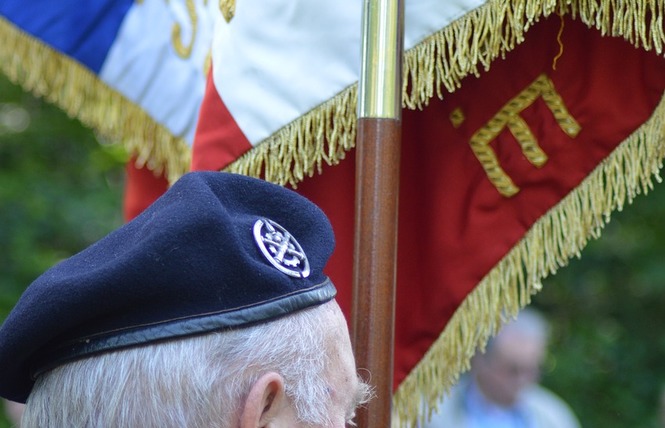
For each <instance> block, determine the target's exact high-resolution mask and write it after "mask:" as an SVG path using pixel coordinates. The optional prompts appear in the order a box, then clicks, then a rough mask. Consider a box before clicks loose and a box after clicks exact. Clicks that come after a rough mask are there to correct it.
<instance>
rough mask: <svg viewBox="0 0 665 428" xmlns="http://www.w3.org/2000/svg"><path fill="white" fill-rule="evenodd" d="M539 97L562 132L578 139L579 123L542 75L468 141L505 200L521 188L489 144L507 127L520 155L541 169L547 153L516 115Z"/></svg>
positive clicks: (552, 85)
mask: <svg viewBox="0 0 665 428" xmlns="http://www.w3.org/2000/svg"><path fill="white" fill-rule="evenodd" d="M538 97H541V98H542V99H543V101H545V104H546V105H547V107H548V108H549V109H550V111H551V112H552V114H553V115H554V118H555V120H556V121H557V123H558V124H559V126H560V127H561V129H562V130H563V132H565V133H566V134H567V135H568V136H569V137H571V138H574V137H575V136H577V134H578V133H579V132H580V129H581V127H580V125H579V123H577V121H576V120H575V118H573V116H572V115H571V114H570V112H568V109H567V108H566V106H565V104H564V102H563V99H562V98H561V96H560V95H559V94H558V93H557V92H556V88H555V87H554V84H553V83H552V80H550V78H549V77H547V75H545V74H541V75H540V76H538V78H537V79H536V80H535V81H534V82H533V83H532V84H531V85H529V86H528V87H527V88H526V89H524V90H523V91H522V92H520V93H519V94H518V95H517V96H516V97H515V98H513V99H512V100H510V101H509V102H508V103H507V104H506V105H504V106H503V108H502V109H501V110H500V111H499V112H498V113H497V114H496V115H495V116H494V117H493V118H492V119H490V121H489V122H488V123H487V124H486V125H485V126H483V127H482V128H480V129H479V130H478V131H476V132H475V134H473V136H472V137H471V140H470V141H469V144H470V145H471V149H472V150H473V153H474V154H475V155H476V158H478V160H479V161H480V164H481V165H482V166H483V169H484V170H485V173H486V174H487V177H488V178H489V179H490V181H491V182H492V184H493V185H494V187H496V189H497V190H498V191H499V193H501V194H502V195H503V196H505V197H508V198H509V197H511V196H514V195H516V194H517V193H518V192H519V190H520V189H519V187H517V185H516V184H515V183H514V182H513V180H512V179H511V178H510V177H509V176H508V174H506V172H505V171H504V170H503V168H501V165H500V164H499V161H498V159H497V157H496V153H495V152H494V150H493V149H492V147H491V146H490V143H491V142H492V141H493V140H494V139H495V138H496V137H497V136H499V134H500V133H501V132H503V130H504V129H505V128H508V129H509V130H510V132H511V133H512V134H513V136H514V137H515V139H516V140H517V143H518V144H519V145H520V147H521V148H522V153H523V154H524V156H525V157H526V158H527V160H528V161H529V162H530V163H531V164H532V165H533V166H535V167H538V168H541V167H542V166H544V165H545V164H546V163H547V154H546V153H545V152H544V151H543V149H542V148H541V147H540V145H539V144H538V140H537V139H536V137H535V136H534V135H533V133H532V132H531V129H530V128H529V125H528V124H527V123H526V122H525V121H524V119H523V118H522V117H521V116H520V115H519V114H520V113H521V112H522V111H523V110H524V109H526V108H527V107H529V106H530V105H531V104H533V103H534V101H536V99H538Z"/></svg>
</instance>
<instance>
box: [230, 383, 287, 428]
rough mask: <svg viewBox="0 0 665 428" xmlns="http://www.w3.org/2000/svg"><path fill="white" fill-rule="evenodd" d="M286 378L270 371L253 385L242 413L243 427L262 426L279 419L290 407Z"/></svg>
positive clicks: (241, 425)
mask: <svg viewBox="0 0 665 428" xmlns="http://www.w3.org/2000/svg"><path fill="white" fill-rule="evenodd" d="M287 401H288V400H287V399H286V393H285V392H284V379H283V378H282V376H280V375H279V374H278V373H275V372H268V373H266V374H264V375H263V376H261V377H260V378H259V379H258V380H257V381H256V382H255V383H254V385H252V388H251V389H250V390H249V394H248V395H247V400H246V401H245V405H244V407H243V411H242V414H241V415H240V427H241V428H262V427H266V426H268V424H269V423H271V422H274V421H276V420H277V419H279V416H280V415H281V414H282V412H284V410H286V409H287V408H288V402H287Z"/></svg>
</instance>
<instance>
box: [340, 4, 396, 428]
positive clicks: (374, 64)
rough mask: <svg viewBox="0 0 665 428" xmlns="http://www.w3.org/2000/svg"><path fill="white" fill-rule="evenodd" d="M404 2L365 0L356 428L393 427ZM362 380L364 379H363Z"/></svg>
mask: <svg viewBox="0 0 665 428" xmlns="http://www.w3.org/2000/svg"><path fill="white" fill-rule="evenodd" d="M403 10H404V2H403V0H365V1H364V5H363V18H362V23H363V28H362V62H361V70H360V80H359V87H358V135H357V144H356V199H355V207H356V214H355V231H356V232H355V241H354V269H353V306H352V320H353V324H352V325H353V343H354V350H355V353H356V360H357V365H358V367H360V368H363V369H368V370H369V373H370V375H369V376H368V377H367V379H366V380H367V381H368V382H369V383H370V384H371V385H372V386H373V387H374V390H375V393H376V398H375V399H374V400H372V401H371V402H370V403H369V405H368V406H367V407H365V408H363V409H360V411H359V413H358V415H357V422H358V426H360V427H362V428H386V427H389V426H390V417H391V404H392V391H393V352H394V335H395V333H394V332H395V327H394V319H395V286H396V265H397V217H398V215H397V213H398V195H399V169H400V168H399V164H400V145H401V110H402V100H401V90H402V51H403V38H404V24H403V16H404V13H403ZM361 374H362V373H361Z"/></svg>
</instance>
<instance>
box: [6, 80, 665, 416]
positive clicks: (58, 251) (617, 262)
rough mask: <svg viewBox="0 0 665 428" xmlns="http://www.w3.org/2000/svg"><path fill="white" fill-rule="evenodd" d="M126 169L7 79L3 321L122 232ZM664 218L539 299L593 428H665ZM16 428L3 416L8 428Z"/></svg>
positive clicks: (651, 204)
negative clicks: (87, 252) (54, 268)
mask: <svg viewBox="0 0 665 428" xmlns="http://www.w3.org/2000/svg"><path fill="white" fill-rule="evenodd" d="M17 109H18V110H17ZM17 112H18V114H19V119H20V118H21V117H22V118H23V121H25V120H26V118H27V120H28V121H29V123H28V124H27V127H25V129H23V130H21V129H20V128H19V129H18V130H17V129H13V128H12V125H11V123H10V122H12V118H14V119H13V122H16V117H15V115H16V114H17ZM26 115H27V116H26ZM18 122H21V120H18ZM126 160H127V158H126V155H125V153H124V152H123V150H121V149H119V148H118V147H116V146H110V145H105V144H100V141H99V140H98V139H97V138H96V137H95V135H94V134H93V133H92V132H91V131H90V130H88V129H86V128H84V127H82V126H81V125H80V124H79V123H78V122H77V121H76V120H73V119H70V118H68V117H67V116H66V115H65V114H64V113H62V111H60V110H59V109H57V108H55V107H53V106H50V105H48V104H46V103H44V102H42V101H40V100H37V99H35V98H33V97H31V96H29V95H26V94H25V93H24V92H23V91H22V90H20V89H19V88H18V87H16V86H14V85H12V84H10V83H9V82H7V81H6V80H4V78H0V245H1V246H2V249H1V250H0V321H1V320H3V319H4V318H5V317H6V315H7V313H8V312H9V310H10V309H11V307H12V306H13V304H14V303H15V302H16V300H17V299H18V296H19V295H20V293H21V292H22V290H23V289H24V287H25V286H27V285H28V284H29V283H30V282H31V281H32V280H34V279H35V278H36V277H37V276H38V275H39V274H41V273H42V272H43V271H44V270H45V269H47V268H48V267H49V266H51V265H53V264H54V263H56V262H57V261H59V260H61V259H63V258H66V257H69V256H71V255H73V254H74V253H76V252H78V251H80V250H81V249H83V248H85V247H86V246H88V245H89V244H91V243H92V242H94V241H96V240H97V239H99V238H100V237H102V236H104V235H105V234H107V233H108V232H109V231H111V230H113V229H115V228H116V227H118V226H119V225H120V224H122V212H121V203H122V192H123V185H124V164H125V162H126ZM664 218H665V185H660V186H657V187H656V189H655V190H654V191H652V192H651V193H650V194H649V195H648V196H647V197H644V196H640V197H639V198H638V199H637V200H636V201H635V202H634V203H633V204H632V205H631V206H628V207H626V209H625V210H624V212H620V213H615V214H614V215H613V218H612V221H611V222H610V224H609V225H608V226H607V227H606V228H605V231H604V233H603V236H602V238H601V239H600V240H597V241H593V242H591V243H590V244H589V246H588V247H587V248H586V249H585V250H584V252H583V257H582V259H581V260H577V259H576V260H573V261H571V263H570V265H569V266H568V267H566V268H564V269H561V270H560V271H559V272H558V273H557V274H556V275H555V276H553V277H551V278H548V279H547V280H545V281H544V290H543V291H542V292H541V293H540V294H538V295H537V296H536V297H535V298H534V303H533V304H534V306H536V307H538V308H540V309H541V310H542V311H543V312H544V313H545V314H546V315H547V316H548V317H549V318H550V319H551V321H552V324H553V325H552V326H553V339H552V349H551V351H552V352H551V355H550V357H549V359H548V363H547V366H546V368H545V372H544V378H543V382H544V384H545V385H547V386H549V387H550V388H552V389H553V390H554V391H556V392H557V393H559V395H561V396H562V397H564V398H565V399H566V400H567V401H568V402H569V403H570V405H571V406H572V407H573V409H574V411H575V412H576V413H577V415H578V416H579V418H580V420H581V422H582V424H583V426H584V427H591V428H593V427H610V428H611V427H636V428H655V427H657V426H658V425H656V414H657V411H658V398H659V395H660V391H661V385H662V384H663V383H665V358H664V356H665V335H662V334H661V331H660V329H661V328H662V327H663V326H665V310H663V309H664V308H665V263H664V260H665V257H664V256H665V225H664V224H663V219H664ZM0 413H1V412H0ZM8 426H9V423H8V422H7V421H6V420H5V419H3V418H2V417H1V415H0V428H3V427H8Z"/></svg>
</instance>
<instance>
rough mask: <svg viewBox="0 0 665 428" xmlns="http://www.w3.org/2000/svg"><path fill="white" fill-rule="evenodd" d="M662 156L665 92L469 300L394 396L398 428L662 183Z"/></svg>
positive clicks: (424, 412) (420, 416) (421, 413)
mask: <svg viewBox="0 0 665 428" xmlns="http://www.w3.org/2000/svg"><path fill="white" fill-rule="evenodd" d="M663 158H665V97H663V98H662V99H661V101H660V104H659V105H658V107H657V108H656V110H655V111H654V113H653V115H652V116H651V118H650V119H649V120H648V121H647V122H645V123H644V124H643V125H642V126H641V127H640V128H639V129H637V130H636V131H635V132H634V133H633V134H632V135H631V136H630V137H628V138H627V139H626V140H625V141H624V142H622V143H621V144H620V145H619V147H617V148H616V149H615V150H614V151H613V152H612V153H611V154H610V155H609V156H608V157H607V158H606V159H605V160H603V161H602V162H601V163H600V164H599V165H598V166H597V167H596V168H595V170H594V171H593V172H592V173H591V174H590V175H589V176H588V177H587V178H586V179H584V180H583V181H582V183H581V184H580V185H579V186H578V187H577V188H575V189H574V190H573V191H572V192H571V193H570V194H569V195H568V196H566V197H565V198H564V199H563V200H561V202H559V203H558V204H557V205H556V206H555V207H553V208H552V209H551V210H550V211H549V212H547V213H546V214H545V215H544V216H543V217H542V218H540V219H539V220H538V221H537V222H536V223H535V224H534V225H533V226H532V227H531V228H530V230H529V231H528V232H527V233H526V235H525V236H524V238H523V239H522V240H521V241H520V242H519V243H518V244H517V245H516V246H515V247H514V248H513V249H512V250H511V251H510V252H509V253H508V254H507V255H506V256H505V257H504V258H503V259H502V260H501V261H500V262H499V263H498V264H497V265H496V266H495V267H494V268H493V269H492V270H491V271H490V272H489V273H488V274H487V275H486V276H485V277H484V278H483V279H482V280H481V281H480V283H479V284H478V286H477V287H476V288H475V289H474V290H473V291H472V292H471V293H470V294H469V295H468V296H467V297H466V299H465V300H464V301H463V302H462V304H461V305H460V307H459V308H458V309H457V311H456V312H455V314H454V315H453V317H452V318H451V319H450V321H449V322H448V324H447V325H446V328H445V329H444V331H443V332H442V333H441V335H440V336H439V338H438V339H437V340H436V341H435V343H434V344H433V345H432V346H431V348H430V349H429V351H428V352H427V354H426V355H425V356H424V357H423V359H422V360H421V361H420V362H419V363H418V365H417V366H416V367H415V368H414V369H413V371H412V372H411V374H410V375H409V376H408V377H407V378H406V380H405V381H403V382H402V383H401V384H400V386H399V388H398V390H397V391H396V393H395V395H394V397H393V423H392V426H393V427H413V426H416V421H418V420H420V422H421V423H422V422H423V421H424V420H425V419H426V418H427V417H428V415H429V414H430V413H431V412H432V411H433V409H435V408H436V403H437V401H438V400H439V397H441V396H442V395H443V394H444V393H447V392H448V391H449V390H450V388H451V387H452V386H453V385H455V383H456V382H457V380H458V378H459V375H460V374H461V373H463V372H465V371H467V370H468V369H469V361H470V359H471V357H472V356H473V354H474V353H475V352H476V349H478V348H480V349H482V348H483V347H484V346H485V344H486V343H487V340H488V339H489V338H490V337H491V336H493V335H494V334H496V332H497V329H498V328H499V327H500V326H501V325H502V324H503V323H504V322H505V321H506V320H507V319H509V318H511V317H514V316H515V315H516V314H517V312H518V311H519V310H520V309H521V308H523V307H524V306H526V305H527V304H528V303H529V302H530V300H531V296H532V295H533V294H535V293H537V292H538V291H540V289H541V284H540V281H541V279H543V278H546V277H547V276H548V275H550V274H554V273H555V272H556V271H557V270H558V269H559V268H560V267H563V266H565V265H566V264H567V263H568V260H569V259H571V258H572V257H573V256H576V257H580V252H581V250H582V249H583V248H584V247H585V246H586V244H587V242H588V241H589V239H590V238H598V237H599V236H600V233H601V230H602V228H603V227H604V225H605V224H606V223H608V222H609V220H610V215H611V214H612V212H613V211H615V210H619V211H621V210H622V209H623V206H624V205H625V204H626V203H631V202H632V201H633V199H634V198H635V197H636V196H637V195H639V194H641V193H644V194H646V193H647V192H648V191H649V190H651V189H653V178H655V180H656V181H658V182H661V181H662V180H661V177H660V170H661V168H662V166H663Z"/></svg>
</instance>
